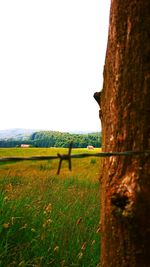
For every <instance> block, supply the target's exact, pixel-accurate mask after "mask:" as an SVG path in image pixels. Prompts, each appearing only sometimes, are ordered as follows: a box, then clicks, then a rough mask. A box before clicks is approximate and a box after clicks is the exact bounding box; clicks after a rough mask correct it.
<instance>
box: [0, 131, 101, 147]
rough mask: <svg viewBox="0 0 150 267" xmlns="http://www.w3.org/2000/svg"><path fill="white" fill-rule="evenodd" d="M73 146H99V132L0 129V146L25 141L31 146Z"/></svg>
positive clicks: (8, 145)
mask: <svg viewBox="0 0 150 267" xmlns="http://www.w3.org/2000/svg"><path fill="white" fill-rule="evenodd" d="M70 142H73V147H76V148H80V147H87V146H88V145H92V146H94V147H100V146H101V134H100V132H96V133H83V132H82V134H81V133H80V134H79V133H78V134H77V133H68V132H59V131H40V130H31V129H29V130H28V129H10V130H3V131H0V147H16V146H17V147H19V146H21V144H22V143H26V144H28V145H30V146H32V147H68V145H69V144H70Z"/></svg>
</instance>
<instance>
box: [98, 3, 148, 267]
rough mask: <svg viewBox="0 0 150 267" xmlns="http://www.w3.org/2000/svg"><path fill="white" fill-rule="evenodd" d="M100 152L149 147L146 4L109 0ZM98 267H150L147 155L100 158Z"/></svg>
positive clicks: (135, 149) (145, 148) (140, 149)
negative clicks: (99, 256)
mask: <svg viewBox="0 0 150 267" xmlns="http://www.w3.org/2000/svg"><path fill="white" fill-rule="evenodd" d="M100 102H101V103H100V106H101V111H100V115H101V120H102V141H103V151H108V152H110V151H128V150H132V151H137V150H138V151H143V150H148V149H150V0H122V1H120V0H112V1H111V10H110V27H109V36H108V46H107V52H106V61H105V66H104V85H103V90H102V92H101V100H100ZM101 246H102V252H101V267H150V157H149V156H148V154H144V155H138V156H123V157H121V156H120V157H115V156H112V157H110V158H106V159H104V163H103V173H102V177H101Z"/></svg>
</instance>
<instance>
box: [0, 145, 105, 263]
mask: <svg viewBox="0 0 150 267" xmlns="http://www.w3.org/2000/svg"><path fill="white" fill-rule="evenodd" d="M58 152H59V153H62V154H64V153H67V152H68V151H67V149H62V148H44V149H43V148H40V149H39V148H24V149H23V148H11V149H6V148H1V149H0V157H4V156H6V157H7V156H35V155H36V156H37V155H57V153H58ZM82 152H89V151H87V149H73V150H72V153H82ZM95 152H99V149H94V153H95ZM89 153H93V151H90V152H89ZM100 161H101V160H100V159H99V158H94V157H92V158H85V159H73V160H72V167H73V170H72V171H71V172H70V171H69V170H68V164H67V162H62V168H61V172H60V175H59V176H58V175H56V172H57V168H58V160H51V161H50V160H47V161H22V162H9V163H6V162H5V163H2V162H0V267H8V266H9V267H16V266H17V267H27V266H30V267H46V266H53V267H59V266H60V267H61V266H62V267H71V266H84V267H90V266H91V267H92V266H93V267H96V266H97V265H98V262H99V258H100V234H99V213H100V196H99V179H98V178H99V173H100Z"/></svg>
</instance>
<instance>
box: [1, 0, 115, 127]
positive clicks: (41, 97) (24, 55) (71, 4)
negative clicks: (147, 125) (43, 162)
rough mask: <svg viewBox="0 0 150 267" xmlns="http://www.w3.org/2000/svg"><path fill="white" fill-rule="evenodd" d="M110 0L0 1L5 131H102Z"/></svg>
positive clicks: (3, 120)
mask: <svg viewBox="0 0 150 267" xmlns="http://www.w3.org/2000/svg"><path fill="white" fill-rule="evenodd" d="M109 8H110V0H0V114H1V121H0V130H2V129H8V128H31V129H47V130H59V131H74V130H78V131H93V132H94V131H99V130H100V121H99V117H98V110H99V107H98V104H97V103H96V101H95V100H94V98H93V94H94V92H96V91H100V90H101V88H102V84H103V65H104V60H105V53H106V45H107V36H108V24H109Z"/></svg>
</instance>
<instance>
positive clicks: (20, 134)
mask: <svg viewBox="0 0 150 267" xmlns="http://www.w3.org/2000/svg"><path fill="white" fill-rule="evenodd" d="M35 131H37V130H35V129H34V130H33V129H22V128H14V129H7V130H0V140H8V139H15V140H26V139H28V138H29V136H30V135H31V134H32V133H33V132H35Z"/></svg>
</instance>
